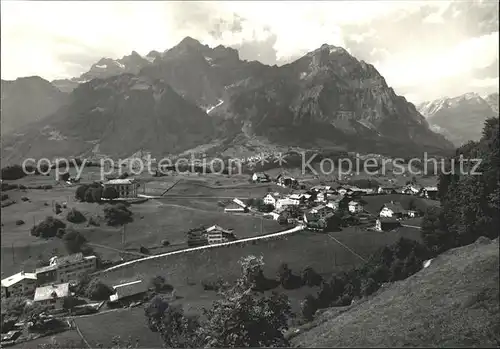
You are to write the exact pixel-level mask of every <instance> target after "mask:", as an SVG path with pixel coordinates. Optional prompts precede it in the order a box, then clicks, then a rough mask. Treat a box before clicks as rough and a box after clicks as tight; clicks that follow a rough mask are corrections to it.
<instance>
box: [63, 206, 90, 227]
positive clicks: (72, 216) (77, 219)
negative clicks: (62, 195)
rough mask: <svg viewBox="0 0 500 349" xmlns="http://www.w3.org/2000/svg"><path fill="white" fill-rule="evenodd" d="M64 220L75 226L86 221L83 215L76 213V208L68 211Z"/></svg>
mask: <svg viewBox="0 0 500 349" xmlns="http://www.w3.org/2000/svg"><path fill="white" fill-rule="evenodd" d="M66 219H67V220H68V222H71V223H75V224H78V223H83V222H85V221H86V220H87V218H85V216H84V215H83V213H81V212H80V211H78V210H77V209H76V208H72V209H71V210H69V212H68V214H67V215H66Z"/></svg>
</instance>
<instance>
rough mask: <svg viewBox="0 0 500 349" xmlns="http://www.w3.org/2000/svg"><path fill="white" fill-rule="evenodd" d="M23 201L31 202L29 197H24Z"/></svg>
mask: <svg viewBox="0 0 500 349" xmlns="http://www.w3.org/2000/svg"><path fill="white" fill-rule="evenodd" d="M21 201H25V202H26V201H30V198H29V197H27V196H23V197H21Z"/></svg>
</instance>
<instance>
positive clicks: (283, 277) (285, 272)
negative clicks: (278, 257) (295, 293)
mask: <svg viewBox="0 0 500 349" xmlns="http://www.w3.org/2000/svg"><path fill="white" fill-rule="evenodd" d="M291 278H292V270H291V269H290V268H288V264H286V263H281V265H280V266H279V268H278V280H279V281H280V283H281V285H282V286H283V288H288V285H289V282H290V279H291Z"/></svg>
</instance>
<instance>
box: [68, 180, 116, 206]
mask: <svg viewBox="0 0 500 349" xmlns="http://www.w3.org/2000/svg"><path fill="white" fill-rule="evenodd" d="M118 196H119V195H118V192H117V191H116V189H115V188H113V187H105V188H104V189H103V188H102V186H101V184H99V183H92V184H82V185H80V186H78V188H76V192H75V198H76V199H77V200H79V201H82V202H101V201H102V199H108V200H114V199H117V198H118Z"/></svg>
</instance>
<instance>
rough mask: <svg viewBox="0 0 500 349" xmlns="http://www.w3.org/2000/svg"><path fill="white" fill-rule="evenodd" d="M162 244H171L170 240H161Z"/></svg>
mask: <svg viewBox="0 0 500 349" xmlns="http://www.w3.org/2000/svg"><path fill="white" fill-rule="evenodd" d="M161 244H162V246H170V241H168V240H161Z"/></svg>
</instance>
